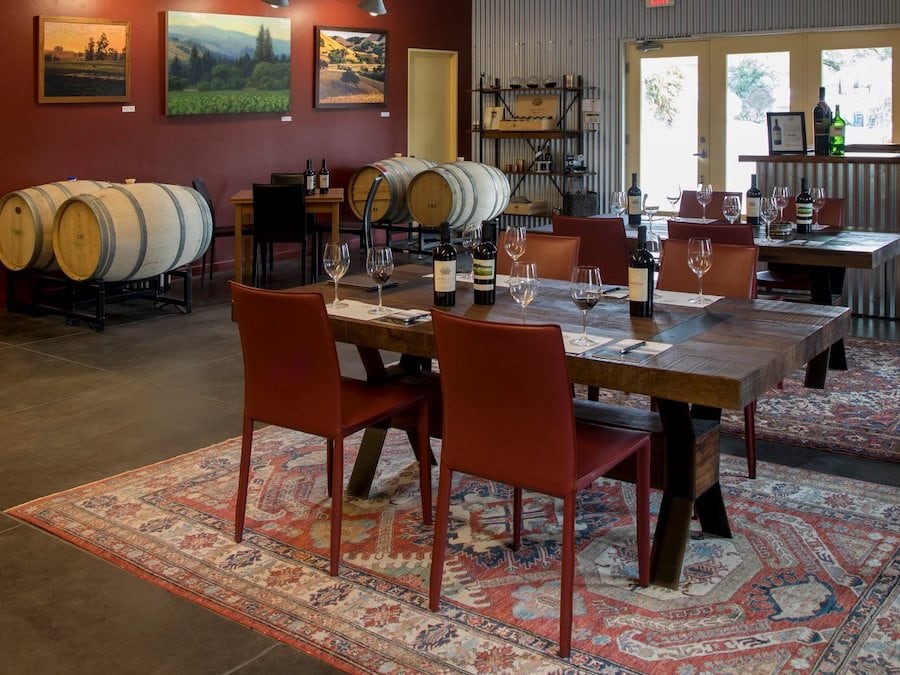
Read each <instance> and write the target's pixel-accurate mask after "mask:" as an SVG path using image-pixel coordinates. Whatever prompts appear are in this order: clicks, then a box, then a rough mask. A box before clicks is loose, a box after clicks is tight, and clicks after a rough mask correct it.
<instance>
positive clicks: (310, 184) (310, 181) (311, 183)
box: [306, 176, 316, 192]
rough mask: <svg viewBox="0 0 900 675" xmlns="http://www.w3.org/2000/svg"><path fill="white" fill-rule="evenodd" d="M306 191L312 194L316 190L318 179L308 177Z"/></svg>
mask: <svg viewBox="0 0 900 675" xmlns="http://www.w3.org/2000/svg"><path fill="white" fill-rule="evenodd" d="M306 189H307V191H309V192H312V191H313V190H315V189H316V177H315V176H307V177H306Z"/></svg>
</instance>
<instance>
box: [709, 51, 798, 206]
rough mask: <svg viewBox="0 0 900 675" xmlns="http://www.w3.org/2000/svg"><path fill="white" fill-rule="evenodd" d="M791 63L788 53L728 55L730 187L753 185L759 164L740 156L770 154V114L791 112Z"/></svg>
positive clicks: (727, 178)
mask: <svg viewBox="0 0 900 675" xmlns="http://www.w3.org/2000/svg"><path fill="white" fill-rule="evenodd" d="M790 65H791V59H790V54H789V53H788V52H764V53H758V54H728V55H727V57H726V67H727V73H728V75H727V77H728V81H727V94H726V97H725V146H726V147H725V158H726V160H725V161H726V164H725V183H726V184H725V186H724V188H725V189H726V190H730V191H735V192H741V193H743V192H746V191H747V188H748V187H750V174H752V173H753V172H754V171H755V170H756V168H755V165H754V164H753V163H752V162H739V161H738V156H739V155H768V154H769V139H768V133H767V128H766V113H767V112H788V111H790V103H791V85H790ZM807 141H808V142H809V139H807ZM714 187H715V188H716V189H720V187H719V186H714ZM765 187H767V186H762V185H761V186H760V188H761V189H763V188H765Z"/></svg>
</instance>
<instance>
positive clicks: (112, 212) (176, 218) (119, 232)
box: [53, 183, 212, 281]
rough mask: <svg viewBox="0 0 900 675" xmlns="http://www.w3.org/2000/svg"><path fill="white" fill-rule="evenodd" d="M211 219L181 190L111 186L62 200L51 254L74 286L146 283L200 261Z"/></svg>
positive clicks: (192, 194) (197, 198)
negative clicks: (99, 281)
mask: <svg viewBox="0 0 900 675" xmlns="http://www.w3.org/2000/svg"><path fill="white" fill-rule="evenodd" d="M211 240H212V214H210V211H209V206H208V205H207V203H206V200H205V199H203V197H202V196H201V195H200V193H199V192H197V191H196V190H193V189H191V188H189V187H184V186H181V185H164V184H161V183H135V184H133V185H114V186H112V187H109V188H107V189H105V190H101V191H100V192H98V193H97V194H92V195H91V194H86V195H80V196H77V197H72V198H70V199H68V200H66V201H65V202H64V203H63V204H62V205H61V206H60V207H59V210H58V211H57V212H56V219H55V220H54V222H53V250H54V251H55V252H56V259H57V262H59V266H60V268H61V269H62V271H63V272H64V273H65V275H66V276H67V277H69V278H70V279H74V280H75V281H86V280H88V279H102V280H104V281H129V280H133V279H149V278H151V277H154V276H156V275H158V274H162V273H164V272H169V271H171V270H173V269H175V268H177V267H180V266H182V265H185V264H187V263H189V262H191V261H193V260H196V259H197V258H199V257H200V256H201V255H203V253H204V252H205V251H206V249H207V247H208V246H209V243H210V241H211Z"/></svg>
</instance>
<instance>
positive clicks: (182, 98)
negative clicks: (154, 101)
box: [162, 10, 293, 117]
mask: <svg viewBox="0 0 900 675" xmlns="http://www.w3.org/2000/svg"><path fill="white" fill-rule="evenodd" d="M292 37H293V36H292V33H291V19H290V17H280V16H258V15H249V14H222V13H215V12H193V11H180V10H167V11H166V12H165V29H164V35H163V40H164V42H163V63H162V66H163V74H164V77H163V88H164V94H165V96H164V102H163V109H164V112H165V114H166V116H167V117H181V116H192V115H235V114H275V115H284V114H288V113H290V112H291V106H292V99H293V96H292V89H293V88H292V86H291V84H292V83H291V71H292Z"/></svg>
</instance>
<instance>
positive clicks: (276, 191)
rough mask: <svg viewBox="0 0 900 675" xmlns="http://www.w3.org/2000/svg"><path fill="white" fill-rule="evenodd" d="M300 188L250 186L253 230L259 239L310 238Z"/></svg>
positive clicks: (304, 204)
mask: <svg viewBox="0 0 900 675" xmlns="http://www.w3.org/2000/svg"><path fill="white" fill-rule="evenodd" d="M304 192H305V190H304V188H303V186H302V185H298V184H295V183H288V184H284V185H276V184H271V183H254V184H253V228H254V232H255V236H256V237H257V238H258V239H267V240H271V241H287V242H292V241H303V240H304V239H305V238H306V237H308V236H309V226H308V224H307V219H306V202H305V199H304Z"/></svg>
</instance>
